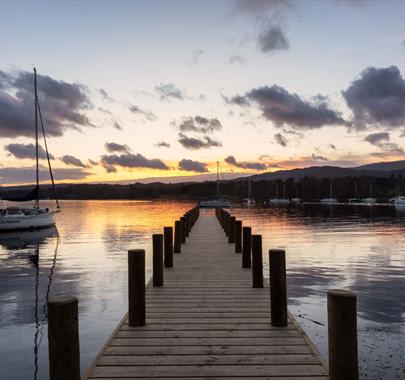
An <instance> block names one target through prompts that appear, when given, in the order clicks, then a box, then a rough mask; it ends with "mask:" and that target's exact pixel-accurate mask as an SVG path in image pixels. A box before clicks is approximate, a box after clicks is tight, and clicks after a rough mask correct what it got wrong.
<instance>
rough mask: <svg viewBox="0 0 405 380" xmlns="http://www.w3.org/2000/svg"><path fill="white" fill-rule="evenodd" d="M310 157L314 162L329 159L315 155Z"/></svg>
mask: <svg viewBox="0 0 405 380" xmlns="http://www.w3.org/2000/svg"><path fill="white" fill-rule="evenodd" d="M311 157H312V159H313V160H315V161H329V159H328V158H327V157H325V156H320V155H316V154H315V153H312V155H311Z"/></svg>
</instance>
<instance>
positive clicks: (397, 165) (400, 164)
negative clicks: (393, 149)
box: [353, 160, 405, 172]
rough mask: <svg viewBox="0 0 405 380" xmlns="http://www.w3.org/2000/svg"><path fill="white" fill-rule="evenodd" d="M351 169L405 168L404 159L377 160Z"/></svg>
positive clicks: (384, 169) (384, 170) (386, 169)
mask: <svg viewBox="0 0 405 380" xmlns="http://www.w3.org/2000/svg"><path fill="white" fill-rule="evenodd" d="M353 169H356V170H376V171H381V172H391V171H396V170H401V169H405V160H402V161H392V162H377V163H375V164H368V165H361V166H357V167H355V168H353Z"/></svg>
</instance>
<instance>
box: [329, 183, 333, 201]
mask: <svg viewBox="0 0 405 380" xmlns="http://www.w3.org/2000/svg"><path fill="white" fill-rule="evenodd" d="M329 197H330V198H333V190H332V182H330V183H329Z"/></svg>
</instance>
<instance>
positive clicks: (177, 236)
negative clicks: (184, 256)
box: [173, 220, 181, 253]
mask: <svg viewBox="0 0 405 380" xmlns="http://www.w3.org/2000/svg"><path fill="white" fill-rule="evenodd" d="M173 251H174V253H181V221H180V220H176V221H175V222H174V248H173Z"/></svg>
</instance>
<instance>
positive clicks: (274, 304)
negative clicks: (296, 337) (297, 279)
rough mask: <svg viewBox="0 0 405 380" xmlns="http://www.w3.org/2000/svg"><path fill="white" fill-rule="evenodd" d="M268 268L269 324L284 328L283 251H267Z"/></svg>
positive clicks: (284, 283)
mask: <svg viewBox="0 0 405 380" xmlns="http://www.w3.org/2000/svg"><path fill="white" fill-rule="evenodd" d="M269 267H270V268H269V272H270V273H269V274H270V304H271V306H270V309H271V324H272V325H273V326H279V327H284V326H287V324H288V313H287V276H286V264H285V251H284V250H283V249H270V250H269Z"/></svg>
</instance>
